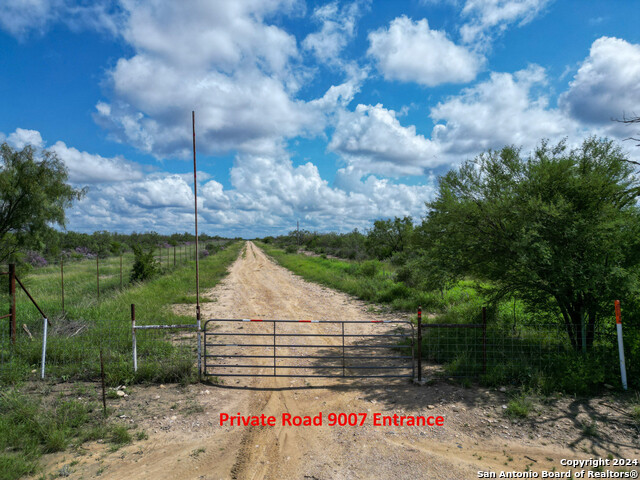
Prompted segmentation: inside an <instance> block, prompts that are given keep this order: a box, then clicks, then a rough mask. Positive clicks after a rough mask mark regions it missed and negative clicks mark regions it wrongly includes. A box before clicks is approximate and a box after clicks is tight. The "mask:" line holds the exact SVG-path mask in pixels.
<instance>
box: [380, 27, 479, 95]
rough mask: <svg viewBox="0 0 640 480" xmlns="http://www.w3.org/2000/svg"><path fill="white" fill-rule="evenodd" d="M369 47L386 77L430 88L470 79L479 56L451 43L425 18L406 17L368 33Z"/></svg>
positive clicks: (476, 69)
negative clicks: (431, 26) (430, 26)
mask: <svg viewBox="0 0 640 480" xmlns="http://www.w3.org/2000/svg"><path fill="white" fill-rule="evenodd" d="M369 44H370V45H369V49H368V51H367V53H368V54H369V55H370V56H372V57H373V58H374V59H375V61H376V63H377V66H378V70H380V72H381V73H382V74H383V75H384V77H385V78H386V79H388V80H400V81H402V82H416V83H419V84H421V85H425V86H429V87H433V86H435V85H440V84H443V83H465V82H470V81H471V80H473V79H474V78H475V77H476V75H477V73H478V71H479V70H480V68H481V67H482V65H483V59H482V58H481V57H479V56H478V55H476V54H475V53H473V52H471V51H469V50H468V49H467V48H465V47H462V46H460V45H456V44H455V43H453V42H452V41H451V40H450V39H449V38H448V37H447V35H446V33H445V32H443V31H440V30H432V29H430V28H429V23H428V22H427V20H426V19H422V20H418V21H417V22H414V21H413V20H411V19H410V18H408V17H406V16H404V15H403V16H401V17H398V18H396V19H394V20H393V21H392V22H391V23H390V25H389V28H381V29H378V30H376V31H374V32H371V33H370V34H369Z"/></svg>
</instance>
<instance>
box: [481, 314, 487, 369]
mask: <svg viewBox="0 0 640 480" xmlns="http://www.w3.org/2000/svg"><path fill="white" fill-rule="evenodd" d="M482 374H483V375H486V374H487V307H482Z"/></svg>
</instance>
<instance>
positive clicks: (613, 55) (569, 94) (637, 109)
mask: <svg viewBox="0 0 640 480" xmlns="http://www.w3.org/2000/svg"><path fill="white" fill-rule="evenodd" d="M560 105H561V106H562V108H564V109H565V110H566V111H567V113H568V114H570V115H571V116H572V117H573V118H575V119H577V120H579V121H581V122H584V123H588V124H593V125H605V126H608V127H618V129H619V127H621V126H620V125H615V126H614V125H613V124H612V121H611V120H612V119H613V118H622V116H623V115H625V114H626V115H634V114H638V115H640V45H638V44H633V43H629V42H627V41H625V40H623V39H620V38H611V37H601V38H599V39H597V40H596V41H595V42H593V44H592V45H591V50H590V51H589V56H588V57H587V58H586V59H585V60H584V61H583V62H582V64H581V65H580V68H579V69H578V73H577V74H576V75H575V77H574V78H573V81H572V82H571V83H570V84H569V90H568V91H566V92H565V93H563V94H562V95H561V97H560Z"/></svg>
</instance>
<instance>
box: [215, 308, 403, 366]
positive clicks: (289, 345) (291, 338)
mask: <svg viewBox="0 0 640 480" xmlns="http://www.w3.org/2000/svg"><path fill="white" fill-rule="evenodd" d="M222 322H225V323H226V324H229V323H242V322H251V323H254V322H255V324H256V328H260V327H258V325H259V324H263V325H265V327H266V326H267V325H268V324H271V325H269V327H267V328H268V329H269V330H268V331H264V333H262V332H258V333H256V332H255V331H253V332H244V331H241V330H242V327H239V328H238V331H224V332H217V331H212V330H211V325H212V324H216V323H222ZM280 323H282V324H289V325H291V324H301V323H314V324H325V325H327V324H330V325H336V326H338V327H340V328H341V332H340V333H305V332H299V333H296V332H291V330H288V331H287V332H283V331H278V328H277V325H278V324H280ZM345 324H347V325H360V326H362V327H367V326H368V327H373V325H371V324H387V325H389V324H395V325H398V326H400V327H404V328H408V329H410V332H411V333H401V332H399V331H396V332H394V333H365V332H362V333H345ZM288 328H291V327H288ZM374 328H376V327H374ZM203 334H204V352H203V353H204V354H203V358H204V375H206V376H218V377H290V378H296V377H297V378H307V377H316V378H399V377H406V378H412V377H413V376H414V374H415V355H414V346H415V339H414V326H413V324H412V323H411V322H409V321H404V320H372V321H369V322H362V321H357V320H275V319H257V318H252V319H248V318H244V319H210V320H207V321H205V322H204V329H203ZM217 336H220V337H222V338H219V340H220V341H221V342H215V341H213V340H212V337H217ZM229 337H236V338H234V340H236V339H237V338H238V337H262V339H257V340H258V342H259V343H242V342H234V343H231V342H229V343H223V342H224V341H225V340H227V341H228V340H231V338H229ZM279 337H284V338H283V339H284V341H285V342H286V343H278V341H277V339H278V338H279ZM298 337H299V338H313V339H315V338H323V337H324V338H327V339H331V338H333V339H341V340H342V342H341V343H335V344H318V343H317V342H313V343H311V344H306V343H294V342H295V339H296V338H298ZM266 338H271V339H272V341H271V342H269V343H267V342H264V340H263V339H266ZM356 338H360V339H362V341H363V342H366V343H361V344H353V343H352V344H347V343H345V340H347V339H349V340H353V339H356ZM383 339H386V340H387V341H386V342H384V343H375V342H376V341H384V340H383ZM396 339H397V340H399V341H400V340H404V342H405V343H403V344H401V343H389V340H396ZM407 340H408V342H407ZM226 348H256V349H264V348H268V349H272V350H271V354H270V355H265V354H263V353H262V352H260V351H259V350H258V351H257V352H246V353H239V352H235V353H229V351H228V350H226V351H225V349H226ZM297 348H304V349H332V350H328V355H320V354H317V353H316V354H313V353H314V352H311V353H312V354H310V355H293V354H291V353H295V350H294V352H286V351H283V349H297ZM212 349H215V353H212ZM335 349H340V350H342V354H337V352H336V350H335ZM358 349H362V350H358ZM372 349H374V350H372ZM375 349H378V350H381V349H393V350H396V351H395V352H389V353H390V354H389V355H384V354H381V352H379V351H376V350H375ZM398 350H399V353H398V352H397V351H398ZM408 350H410V351H411V352H410V354H409V351H408ZM338 351H339V350H338ZM366 351H370V352H372V354H371V355H367V354H366V353H365V352H366ZM218 352H219V353H218ZM332 352H333V353H332ZM347 352H349V354H347ZM359 352H360V353H359ZM223 358H224V359H230V360H231V361H230V363H219V362H215V360H213V359H223ZM254 358H256V359H271V360H273V363H271V362H270V363H269V364H268V365H265V364H251V363H250V362H249V363H247V362H243V363H234V362H233V360H234V359H238V360H239V359H254ZM284 359H309V360H318V361H322V360H325V361H328V363H325V362H320V364H319V365H304V364H303V365H291V364H286V365H283V364H279V363H278V360H284ZM212 360H213V363H208V362H209V361H212ZM340 360H341V362H340ZM354 360H357V361H360V363H359V364H355V365H354V364H347V362H349V363H352V362H353V361H354ZM368 360H372V361H376V362H377V364H376V363H374V364H371V363H366V361H368ZM394 360H400V361H401V362H400V363H397V362H396V363H391V364H389V363H386V364H385V363H384V361H394ZM214 369H215V371H214ZM233 369H256V370H257V371H256V373H238V372H234V371H232V370H233ZM265 369H270V370H272V372H271V373H265V372H264V370H265ZM283 370H284V372H283ZM292 370H294V371H295V370H299V371H302V372H304V371H307V372H308V371H309V370H311V371H312V372H308V373H295V372H291V371H292ZM318 370H320V371H319V372H318ZM322 370H325V371H326V370H330V371H331V370H333V371H336V370H339V371H340V370H341V372H340V374H338V373H337V372H335V373H333V374H329V373H324V372H322ZM375 370H379V371H381V373H379V374H375V375H374V374H367V373H366V372H367V371H375ZM245 371H246V370H245ZM390 371H395V372H393V373H394V374H390V373H391V372H390ZM407 371H408V372H407ZM288 372H291V373H288ZM314 372H317V373H314ZM348 372H351V373H348ZM384 372H389V374H387V373H384ZM405 372H406V373H405ZM372 373H373V372H372Z"/></svg>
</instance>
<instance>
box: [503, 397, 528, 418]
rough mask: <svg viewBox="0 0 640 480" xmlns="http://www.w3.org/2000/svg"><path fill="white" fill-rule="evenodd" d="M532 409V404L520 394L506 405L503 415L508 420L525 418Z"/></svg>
mask: <svg viewBox="0 0 640 480" xmlns="http://www.w3.org/2000/svg"><path fill="white" fill-rule="evenodd" d="M532 408H533V402H532V401H531V399H530V398H528V397H527V396H526V395H524V394H521V395H518V396H517V397H515V398H514V399H512V400H511V401H510V402H509V403H508V404H507V409H506V410H505V411H504V414H505V415H506V416H507V417H510V418H527V417H528V416H529V413H530V412H531V410H532Z"/></svg>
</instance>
